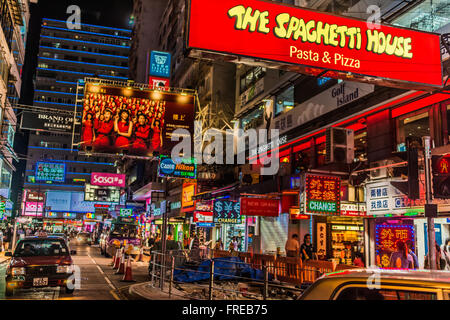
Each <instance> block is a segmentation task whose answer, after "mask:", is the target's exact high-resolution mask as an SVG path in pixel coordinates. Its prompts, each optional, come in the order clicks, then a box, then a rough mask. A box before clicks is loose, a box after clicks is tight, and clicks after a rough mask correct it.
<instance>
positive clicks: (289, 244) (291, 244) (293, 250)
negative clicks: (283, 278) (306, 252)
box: [284, 233, 300, 276]
mask: <svg viewBox="0 0 450 320" xmlns="http://www.w3.org/2000/svg"><path fill="white" fill-rule="evenodd" d="M284 249H285V250H286V256H287V257H291V258H298V257H299V256H300V243H299V241H298V234H296V233H294V234H293V235H292V238H291V239H288V240H287V241H286V245H285V246H284ZM287 272H288V275H289V276H293V275H294V274H295V264H294V263H288V264H287Z"/></svg>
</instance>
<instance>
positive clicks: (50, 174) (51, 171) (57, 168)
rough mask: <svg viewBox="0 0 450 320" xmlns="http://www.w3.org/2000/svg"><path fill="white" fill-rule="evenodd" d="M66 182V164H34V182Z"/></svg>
mask: <svg viewBox="0 0 450 320" xmlns="http://www.w3.org/2000/svg"><path fill="white" fill-rule="evenodd" d="M65 180H66V164H65V163H52V162H37V163H36V181H51V182H64V181H65Z"/></svg>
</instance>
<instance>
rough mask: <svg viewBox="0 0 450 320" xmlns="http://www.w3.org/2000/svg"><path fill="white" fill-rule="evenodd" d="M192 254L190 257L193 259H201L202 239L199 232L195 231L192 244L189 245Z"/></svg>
mask: <svg viewBox="0 0 450 320" xmlns="http://www.w3.org/2000/svg"><path fill="white" fill-rule="evenodd" d="M189 249H190V250H191V251H190V254H189V257H190V258H191V260H193V261H200V240H199V239H198V236H197V233H196V232H194V234H193V238H192V241H191V244H190V246H189Z"/></svg>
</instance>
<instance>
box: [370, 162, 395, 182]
mask: <svg viewBox="0 0 450 320" xmlns="http://www.w3.org/2000/svg"><path fill="white" fill-rule="evenodd" d="M391 164H394V161H393V160H382V161H376V162H372V163H371V164H370V167H371V168H377V169H374V170H370V180H377V179H384V178H389V177H393V176H394V169H393V167H388V165H391Z"/></svg>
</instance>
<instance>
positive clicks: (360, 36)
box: [187, 0, 443, 89]
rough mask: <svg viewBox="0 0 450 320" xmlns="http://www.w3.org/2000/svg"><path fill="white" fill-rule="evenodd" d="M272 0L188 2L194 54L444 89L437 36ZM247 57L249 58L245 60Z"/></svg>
mask: <svg viewBox="0 0 450 320" xmlns="http://www.w3.org/2000/svg"><path fill="white" fill-rule="evenodd" d="M375 27H376V28H374V27H371V26H370V24H369V23H367V21H364V20H359V19H355V18H349V17H344V16H337V15H333V14H330V13H322V12H318V11H315V10H309V9H305V8H300V7H294V6H289V5H285V4H281V3H278V2H272V1H261V0H247V1H245V2H243V1H240V0H222V1H210V0H190V1H189V7H188V28H187V48H188V49H189V52H190V56H191V57H196V58H209V59H216V58H219V57H220V56H222V58H223V56H224V55H225V56H227V59H228V60H227V61H233V58H235V60H237V59H238V57H240V59H239V62H240V63H247V64H251V65H256V61H258V62H259V64H261V62H266V65H267V66H271V67H272V68H273V67H276V68H284V69H286V70H289V71H296V72H300V73H305V74H312V75H318V74H319V73H321V72H323V71H324V70H330V71H328V72H327V73H326V74H324V75H322V76H325V77H333V78H352V79H353V80H358V81H370V82H372V83H379V84H383V85H390V86H396V87H404V88H407V89H411V86H412V85H413V84H417V85H416V87H417V88H428V89H429V88H430V87H442V86H443V81H442V62H441V49H440V47H441V44H440V36H439V35H438V34H432V33H426V32H422V31H416V30H411V29H405V28H400V27H394V26H388V25H376V26H375ZM242 57H243V58H242Z"/></svg>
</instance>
